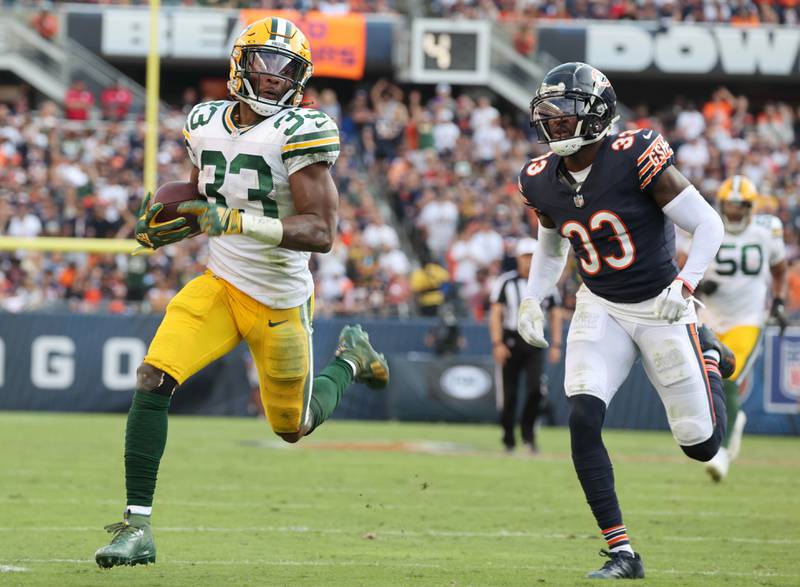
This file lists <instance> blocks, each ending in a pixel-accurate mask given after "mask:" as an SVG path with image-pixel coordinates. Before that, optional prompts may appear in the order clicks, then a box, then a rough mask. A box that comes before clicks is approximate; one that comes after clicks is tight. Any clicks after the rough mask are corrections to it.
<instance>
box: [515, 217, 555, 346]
mask: <svg viewBox="0 0 800 587" xmlns="http://www.w3.org/2000/svg"><path fill="white" fill-rule="evenodd" d="M565 241H566V239H564V238H563V237H562V236H561V235H560V234H559V233H558V230H557V229H556V227H555V224H554V223H553V221H552V220H551V219H550V218H548V217H547V216H545V215H543V214H539V246H538V247H537V249H536V254H535V255H534V256H533V261H532V262H531V271H530V274H529V275H528V285H527V287H526V288H525V298H524V299H523V300H522V302H521V303H520V305H519V314H518V318H517V330H518V331H519V334H520V336H521V337H522V338H523V339H524V340H525V342H527V343H528V344H530V345H532V346H535V347H539V348H546V347H547V346H549V345H548V343H547V339H545V337H544V314H543V313H542V307H541V303H542V300H543V299H545V298H546V297H547V296H549V295H550V294H551V293H552V291H553V288H554V287H555V286H556V283H558V279H559V277H561V272H562V271H563V270H564V265H565V264H566V262H567V247H566V242H565Z"/></svg>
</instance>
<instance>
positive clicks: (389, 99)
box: [370, 79, 408, 160]
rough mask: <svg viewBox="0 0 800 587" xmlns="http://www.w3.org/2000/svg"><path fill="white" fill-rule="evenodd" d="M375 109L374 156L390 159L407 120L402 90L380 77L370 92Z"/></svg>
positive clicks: (380, 158)
mask: <svg viewBox="0 0 800 587" xmlns="http://www.w3.org/2000/svg"><path fill="white" fill-rule="evenodd" d="M370 97H371V98H372V104H373V107H374V109H375V115H376V116H375V135H374V138H375V149H376V151H375V156H376V158H377V159H379V160H384V159H391V158H393V157H394V155H395V151H396V149H397V147H398V145H399V143H400V140H401V139H402V138H403V130H404V129H405V126H406V122H408V110H407V109H406V106H405V104H403V102H402V100H403V91H402V90H401V89H400V88H399V87H397V86H396V85H394V84H392V83H389V82H388V81H386V80H385V79H380V80H378V81H377V82H375V84H374V85H373V86H372V91H371V92H370Z"/></svg>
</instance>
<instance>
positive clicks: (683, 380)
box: [564, 287, 714, 446]
mask: <svg viewBox="0 0 800 587" xmlns="http://www.w3.org/2000/svg"><path fill="white" fill-rule="evenodd" d="M651 304H652V300H648V301H646V302H642V303H641V304H629V305H628V306H630V308H631V309H632V310H633V311H632V312H628V313H627V315H626V314H625V313H624V312H623V311H621V310H620V308H623V307H624V305H620V304H613V305H610V303H608V302H606V301H605V300H602V299H601V298H599V297H598V296H595V295H594V294H592V293H591V292H589V291H588V290H587V289H586V288H585V287H582V288H581V291H580V292H579V293H578V296H577V304H576V308H575V315H574V316H573V318H572V322H571V324H570V327H569V334H568V336H567V350H566V355H567V356H566V376H565V381H564V388H565V390H566V394H567V397H571V396H574V395H577V394H581V393H585V394H589V395H593V396H595V397H598V398H600V399H601V400H603V402H605V404H606V406H608V404H609V403H610V402H611V400H612V398H613V397H614V394H615V393H616V392H617V390H618V389H619V386H620V385H622V383H623V381H625V379H626V378H627V377H628V373H629V372H630V370H631V367H632V366H633V363H634V361H635V360H636V357H637V355H638V356H641V358H642V363H643V365H644V368H645V372H646V373H647V376H648V378H649V379H650V381H651V382H652V384H653V386H655V388H656V391H658V395H659V396H660V397H661V402H662V403H663V404H664V408H666V411H667V419H668V420H669V426H670V429H671V430H672V436H673V437H674V438H675V440H676V441H677V442H678V444H680V445H682V446H691V445H694V444H698V443H701V442H703V441H705V440H707V439H708V438H709V437H710V436H711V434H712V432H713V430H714V416H713V404H712V403H711V393H710V387H709V385H708V379H707V377H706V372H705V367H704V363H703V357H702V353H701V351H700V345H699V342H698V341H697V335H696V324H694V323H693V322H695V320H696V319H695V320H692V322H689V321H688V318H689V315H688V312H687V320H682V322H683V323H680V324H668V323H666V322H663V323H660V324H659V323H654V320H652V319H648V320H646V321H642V320H639V319H637V318H636V317H634V315H635V314H637V313H638V314H641V312H642V308H644V307H647V306H648V305H651ZM691 314H692V317H693V315H694V310H693V309H692V311H691Z"/></svg>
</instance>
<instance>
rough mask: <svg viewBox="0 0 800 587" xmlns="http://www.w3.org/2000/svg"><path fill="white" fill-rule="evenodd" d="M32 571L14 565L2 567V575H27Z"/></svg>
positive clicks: (0, 567)
mask: <svg viewBox="0 0 800 587" xmlns="http://www.w3.org/2000/svg"><path fill="white" fill-rule="evenodd" d="M28 571H30V569H28V568H26V567H15V566H13V565H0V573H26V572H28Z"/></svg>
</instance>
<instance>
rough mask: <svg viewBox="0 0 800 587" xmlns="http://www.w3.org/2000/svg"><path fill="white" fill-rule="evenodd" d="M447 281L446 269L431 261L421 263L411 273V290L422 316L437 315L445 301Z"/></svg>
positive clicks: (448, 275)
mask: <svg viewBox="0 0 800 587" xmlns="http://www.w3.org/2000/svg"><path fill="white" fill-rule="evenodd" d="M449 281H450V273H449V272H448V271H447V269H445V268H444V267H442V266H441V265H439V264H437V263H433V262H427V263H423V265H422V267H420V268H418V269H415V270H414V271H413V272H412V273H411V291H413V292H414V297H415V300H416V304H417V309H418V310H419V313H420V314H421V315H422V316H436V315H438V313H439V308H440V307H441V306H442V304H444V302H445V297H446V294H445V286H446V285H447V283H448V282H449Z"/></svg>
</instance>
